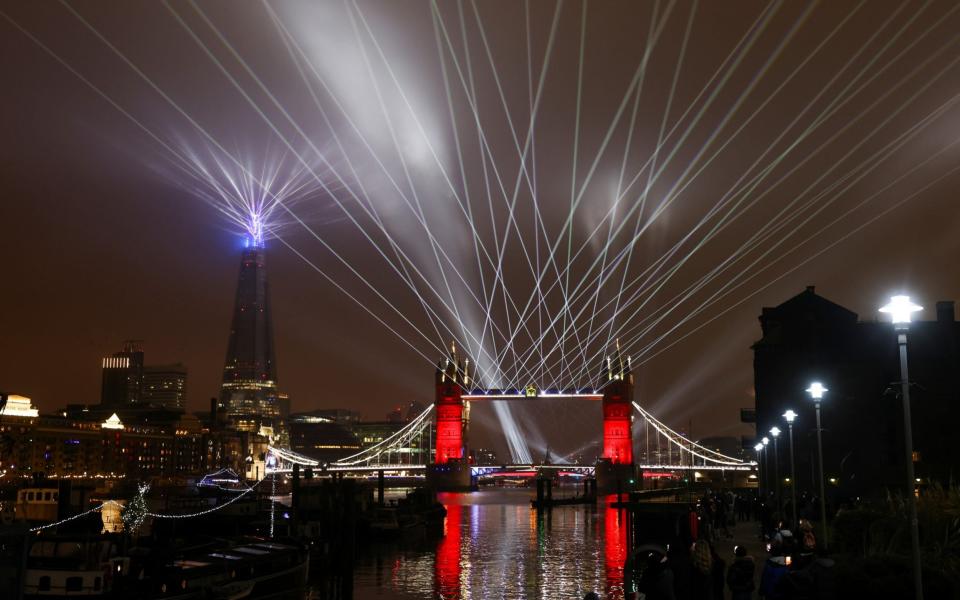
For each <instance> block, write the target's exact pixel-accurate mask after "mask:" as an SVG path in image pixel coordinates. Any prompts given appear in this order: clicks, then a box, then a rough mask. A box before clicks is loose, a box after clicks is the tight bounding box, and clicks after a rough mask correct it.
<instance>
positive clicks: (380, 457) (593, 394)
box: [270, 347, 755, 490]
mask: <svg viewBox="0 0 960 600" xmlns="http://www.w3.org/2000/svg"><path fill="white" fill-rule="evenodd" d="M600 375H601V377H600V385H599V386H598V387H597V388H589V389H585V388H563V389H552V388H551V389H538V388H537V387H535V386H533V385H528V386H526V387H524V388H507V389H494V388H483V387H480V386H478V385H477V380H476V377H475V369H474V367H473V366H472V365H471V364H470V361H469V360H468V359H461V357H460V356H458V353H457V351H456V348H455V347H451V349H450V354H449V355H448V356H447V357H446V358H444V359H443V360H441V361H440V362H439V363H438V365H437V369H436V371H435V374H434V392H435V399H434V403H433V404H431V405H430V406H429V407H427V408H426V409H425V410H424V411H423V412H422V413H420V414H419V415H417V416H416V417H415V418H414V419H412V420H411V421H410V422H409V423H407V424H406V425H405V426H404V427H403V428H401V429H400V430H398V431H397V432H395V433H394V434H392V435H391V436H389V437H387V438H385V439H384V440H382V441H381V442H379V443H377V444H375V445H373V446H371V447H369V448H365V449H364V450H362V451H360V452H357V453H356V454H353V455H351V456H348V457H345V458H342V459H340V460H338V461H335V462H332V463H329V464H320V463H319V462H318V461H316V460H313V459H311V458H309V457H306V456H302V455H299V454H296V453H294V452H291V451H290V450H287V449H283V448H271V449H270V453H271V455H272V456H273V457H274V467H273V468H272V471H273V472H285V471H286V472H289V471H290V469H291V468H292V465H294V464H298V465H300V466H302V467H309V468H311V469H315V470H318V471H320V472H326V473H331V474H333V473H340V474H344V475H349V476H357V477H370V476H376V475H379V474H380V473H384V474H386V475H391V476H401V477H425V478H426V479H427V480H428V481H429V482H430V483H431V485H433V486H434V487H436V488H437V489H442V490H457V489H469V488H470V487H471V486H472V485H474V484H475V482H476V480H477V478H478V477H485V476H541V475H544V474H550V473H561V472H562V473H576V474H577V475H578V476H592V477H596V478H597V480H598V487H600V488H601V489H603V488H604V487H606V488H607V489H613V488H614V487H615V486H616V485H617V483H618V482H620V483H621V484H626V482H628V481H629V480H638V479H640V478H641V477H643V476H645V475H650V476H657V475H656V474H657V473H670V472H677V473H679V472H688V471H704V472H716V471H720V472H726V471H732V472H736V471H740V472H743V471H751V470H753V469H754V468H755V463H752V462H748V461H745V460H741V459H738V458H735V457H731V456H726V455H724V454H721V453H720V452H717V451H716V450H713V449H711V448H707V447H705V446H703V445H701V444H698V443H696V442H695V441H693V440H690V439H688V438H687V437H686V436H684V435H682V434H680V433H679V432H677V431H675V430H673V429H671V428H670V427H668V426H667V425H666V424H664V423H663V422H661V421H659V420H658V419H656V418H655V417H654V416H653V415H652V414H650V412H649V411H647V410H646V409H644V408H642V407H641V406H640V405H639V404H638V403H637V402H636V401H634V399H633V392H634V375H633V373H632V370H631V365H630V358H629V357H623V356H622V355H621V353H620V351H619V348H618V349H617V350H616V351H615V352H614V353H613V354H612V355H611V356H609V357H607V358H606V359H604V361H603V364H602V365H601V369H600ZM532 399H556V400H559V399H579V400H586V401H595V402H601V403H602V413H601V414H602V418H601V422H600V423H599V424H598V425H599V429H600V432H601V435H602V454H601V457H600V460H599V461H598V463H597V464H596V465H582V464H543V465H533V464H510V465H497V466H488V465H484V466H479V465H472V464H469V462H468V460H467V456H468V452H467V450H468V432H469V422H470V406H471V404H472V403H473V402H486V401H490V402H502V401H520V402H522V401H525V400H532ZM498 474H499V475H498ZM531 474H533V475H531Z"/></svg>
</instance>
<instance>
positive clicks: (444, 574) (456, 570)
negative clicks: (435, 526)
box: [434, 504, 463, 600]
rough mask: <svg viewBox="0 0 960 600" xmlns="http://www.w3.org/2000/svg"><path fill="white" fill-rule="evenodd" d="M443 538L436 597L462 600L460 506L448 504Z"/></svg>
mask: <svg viewBox="0 0 960 600" xmlns="http://www.w3.org/2000/svg"><path fill="white" fill-rule="evenodd" d="M445 506H446V509H447V518H446V520H445V521H444V523H443V538H442V539H441V540H440V541H439V542H438V543H437V557H436V562H435V563H434V595H435V597H437V598H444V599H445V600H448V599H449V600H458V599H459V598H460V512H461V511H462V510H463V507H462V506H460V505H459V504H447V505H445Z"/></svg>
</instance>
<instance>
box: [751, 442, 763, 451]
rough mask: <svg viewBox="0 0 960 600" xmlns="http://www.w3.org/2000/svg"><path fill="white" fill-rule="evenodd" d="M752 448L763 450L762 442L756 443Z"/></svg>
mask: <svg viewBox="0 0 960 600" xmlns="http://www.w3.org/2000/svg"><path fill="white" fill-rule="evenodd" d="M753 449H754V450H756V451H757V452H760V451H761V450H763V444H757V445H756V446H754V447H753Z"/></svg>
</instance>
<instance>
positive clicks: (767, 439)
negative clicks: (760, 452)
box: [760, 436, 770, 446]
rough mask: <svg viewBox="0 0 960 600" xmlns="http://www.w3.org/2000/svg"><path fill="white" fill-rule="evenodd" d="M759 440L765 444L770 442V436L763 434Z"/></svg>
mask: <svg viewBox="0 0 960 600" xmlns="http://www.w3.org/2000/svg"><path fill="white" fill-rule="evenodd" d="M760 441H761V442H762V443H763V445H764V446H766V445H767V444H769V443H770V438H768V437H767V436H763V439H762V440H760Z"/></svg>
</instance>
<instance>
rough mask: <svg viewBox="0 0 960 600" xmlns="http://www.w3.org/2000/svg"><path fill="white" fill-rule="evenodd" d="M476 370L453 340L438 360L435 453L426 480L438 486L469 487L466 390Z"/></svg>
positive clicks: (472, 383) (435, 381) (448, 487)
mask: <svg viewBox="0 0 960 600" xmlns="http://www.w3.org/2000/svg"><path fill="white" fill-rule="evenodd" d="M473 372H474V368H473V367H472V366H471V364H470V359H461V358H460V356H459V354H458V353H457V347H456V345H455V344H451V345H450V354H449V355H448V356H447V357H446V358H445V359H443V360H441V361H440V362H439V364H437V370H436V373H435V374H434V383H435V389H436V400H435V409H436V419H437V420H436V434H435V438H436V442H435V452H436V455H435V458H434V464H433V465H428V467H427V480H428V483H430V484H431V485H432V486H433V487H435V488H437V489H438V490H461V489H468V488H469V487H470V483H471V482H470V465H469V464H467V448H466V442H467V436H466V431H467V419H468V418H469V417H468V415H469V413H470V407H469V404H468V403H467V402H466V401H464V399H463V394H464V392H469V390H471V389H472V388H473V385H474V380H473Z"/></svg>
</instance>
